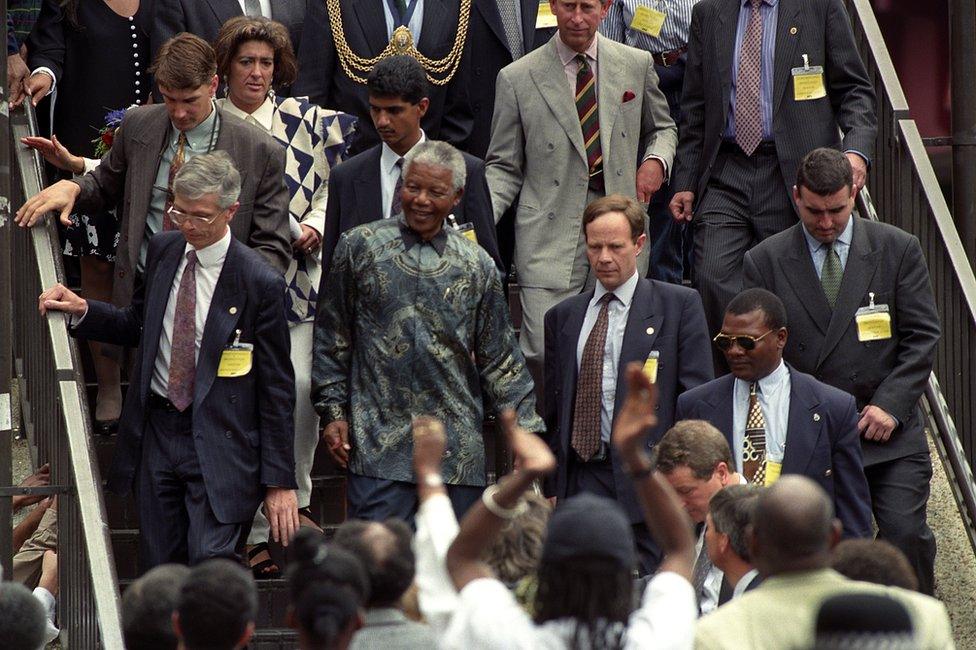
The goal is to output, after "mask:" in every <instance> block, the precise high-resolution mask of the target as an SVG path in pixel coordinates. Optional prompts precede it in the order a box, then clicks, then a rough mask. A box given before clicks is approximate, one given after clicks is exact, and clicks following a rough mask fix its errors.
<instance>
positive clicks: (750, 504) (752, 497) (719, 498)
mask: <svg viewBox="0 0 976 650" xmlns="http://www.w3.org/2000/svg"><path fill="white" fill-rule="evenodd" d="M762 489H763V488H761V487H759V486H756V485H730V486H728V487H726V488H723V489H721V490H719V491H718V492H716V493H715V495H714V496H713V497H712V499H711V501H710V502H709V504H708V513H709V514H710V515H711V516H712V523H713V524H714V525H715V530H716V532H719V533H722V534H723V535H728V538H729V545H730V546H731V547H732V550H733V551H734V552H735V554H736V555H738V556H739V557H740V558H741V559H742V560H744V561H746V562H750V561H751V556H750V553H749V543H748V540H747V538H746V533H747V531H748V528H749V524H751V523H752V517H753V513H754V512H755V510H756V501H757V500H758V499H759V494H760V492H761V491H762Z"/></svg>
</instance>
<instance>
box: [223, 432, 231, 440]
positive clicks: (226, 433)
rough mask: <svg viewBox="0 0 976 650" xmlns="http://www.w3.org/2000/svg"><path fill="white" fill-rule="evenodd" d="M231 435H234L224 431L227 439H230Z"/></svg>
mask: <svg viewBox="0 0 976 650" xmlns="http://www.w3.org/2000/svg"><path fill="white" fill-rule="evenodd" d="M231 435H232V434H231V432H230V431H224V437H225V438H230V437H231Z"/></svg>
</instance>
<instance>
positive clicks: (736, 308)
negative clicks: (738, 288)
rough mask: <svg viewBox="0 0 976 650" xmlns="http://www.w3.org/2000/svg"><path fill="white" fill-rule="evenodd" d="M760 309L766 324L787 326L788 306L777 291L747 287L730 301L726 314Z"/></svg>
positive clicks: (775, 326)
mask: <svg viewBox="0 0 976 650" xmlns="http://www.w3.org/2000/svg"><path fill="white" fill-rule="evenodd" d="M757 309H758V310H759V311H761V312H762V313H763V316H764V317H765V318H764V321H765V323H766V326H767V327H769V328H770V329H774V330H778V329H780V328H781V327H786V326H787V320H786V307H785V306H784V305H783V301H782V300H780V299H779V298H778V297H777V296H776V294H775V293H773V292H771V291H766V290H765V289H760V288H759V287H754V288H752V289H746V290H745V291H742V292H740V293H739V295H737V296H736V297H735V298H733V299H732V300H731V301H729V306H728V307H726V308H725V313H726V314H733V315H735V316H741V315H743V314H748V313H750V312H753V311H756V310H757Z"/></svg>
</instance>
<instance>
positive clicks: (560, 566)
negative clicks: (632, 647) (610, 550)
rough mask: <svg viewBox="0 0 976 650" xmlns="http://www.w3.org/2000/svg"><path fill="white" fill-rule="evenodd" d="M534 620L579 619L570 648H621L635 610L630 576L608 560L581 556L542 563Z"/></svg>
mask: <svg viewBox="0 0 976 650" xmlns="http://www.w3.org/2000/svg"><path fill="white" fill-rule="evenodd" d="M538 576H539V587H538V591H536V595H535V612H536V614H535V622H536V623H545V622H546V621H554V620H558V619H566V618H571V619H575V620H576V630H575V632H574V633H573V639H572V641H571V643H570V645H569V647H570V648H583V647H588V648H600V649H602V648H606V649H617V648H622V647H623V644H624V638H623V637H624V632H625V631H626V625H627V619H628V617H629V616H630V613H631V611H633V608H634V598H633V596H634V586H633V578H632V577H631V572H630V571H629V570H627V569H624V568H621V567H620V564H619V563H618V562H616V561H614V560H611V559H609V558H605V557H595V556H581V557H574V558H571V559H567V560H558V561H544V562H543V563H542V564H541V565H539V573H538Z"/></svg>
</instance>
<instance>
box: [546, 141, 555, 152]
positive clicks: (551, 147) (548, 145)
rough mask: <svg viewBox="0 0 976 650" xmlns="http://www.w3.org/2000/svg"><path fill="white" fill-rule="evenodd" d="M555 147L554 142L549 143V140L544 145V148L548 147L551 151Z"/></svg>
mask: <svg viewBox="0 0 976 650" xmlns="http://www.w3.org/2000/svg"><path fill="white" fill-rule="evenodd" d="M555 148H556V145H554V144H553V143H551V142H550V143H549V144H547V145H546V149H548V150H549V151H552V150H553V149H555Z"/></svg>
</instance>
